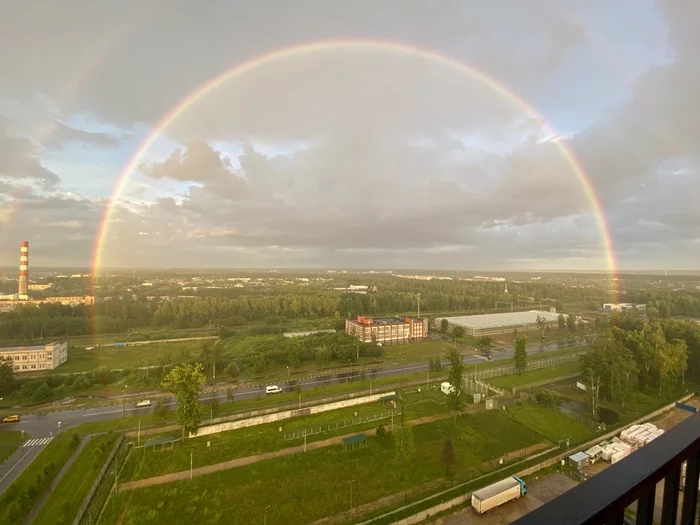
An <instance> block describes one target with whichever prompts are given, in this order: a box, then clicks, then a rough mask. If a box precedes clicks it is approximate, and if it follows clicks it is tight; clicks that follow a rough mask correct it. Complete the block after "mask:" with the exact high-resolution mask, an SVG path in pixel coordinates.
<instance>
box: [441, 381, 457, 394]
mask: <svg viewBox="0 0 700 525" xmlns="http://www.w3.org/2000/svg"><path fill="white" fill-rule="evenodd" d="M440 390H441V391H442V393H443V394H448V395H449V394H451V393H452V392H454V391H455V387H453V386H452V385H451V384H450V383H448V382H447V381H445V382H444V383H441V384H440ZM457 395H459V392H458V393H457Z"/></svg>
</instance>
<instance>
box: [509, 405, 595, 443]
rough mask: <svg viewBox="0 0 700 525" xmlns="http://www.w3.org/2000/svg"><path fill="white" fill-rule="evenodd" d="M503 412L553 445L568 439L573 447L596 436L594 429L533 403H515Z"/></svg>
mask: <svg viewBox="0 0 700 525" xmlns="http://www.w3.org/2000/svg"><path fill="white" fill-rule="evenodd" d="M505 412H506V414H507V415H508V416H509V417H510V418H512V419H513V421H516V422H517V423H519V424H521V425H522V426H524V427H527V428H529V429H530V430H532V431H533V432H537V433H538V434H541V435H542V436H544V437H545V438H546V439H548V440H549V441H552V442H554V443H557V442H558V441H560V440H563V439H569V440H570V442H571V444H572V445H573V444H574V443H582V442H584V441H587V440H589V439H591V438H592V437H593V436H594V435H595V434H596V430H595V429H594V428H592V427H589V426H588V425H585V424H584V423H580V422H579V421H576V420H575V419H572V418H570V417H568V416H565V415H564V414H560V413H558V412H555V411H554V410H552V409H551V408H547V407H544V406H542V405H539V404H537V403H534V402H528V403H516V404H515V405H512V406H509V407H508V409H507V410H506V411H505Z"/></svg>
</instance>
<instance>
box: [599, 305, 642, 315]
mask: <svg viewBox="0 0 700 525" xmlns="http://www.w3.org/2000/svg"><path fill="white" fill-rule="evenodd" d="M624 310H637V311H638V312H640V313H644V312H646V311H647V305H646V304H635V303H605V304H604V305H603V311H605V312H622V311H624Z"/></svg>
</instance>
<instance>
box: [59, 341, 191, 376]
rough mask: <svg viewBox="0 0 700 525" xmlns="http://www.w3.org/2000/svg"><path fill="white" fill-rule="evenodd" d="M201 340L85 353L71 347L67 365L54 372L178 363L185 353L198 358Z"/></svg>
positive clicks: (83, 350) (87, 351)
mask: <svg viewBox="0 0 700 525" xmlns="http://www.w3.org/2000/svg"><path fill="white" fill-rule="evenodd" d="M201 345H202V340H195V341H175V342H172V343H150V344H144V345H138V346H125V347H116V346H105V347H101V348H94V349H92V350H85V349H84V348H73V347H71V348H70V350H69V351H68V361H66V363H65V364H64V365H61V368H60V369H59V370H58V371H59V372H61V373H67V372H89V371H92V370H95V369H96V368H101V367H107V368H109V369H110V370H112V369H115V368H134V367H138V366H152V365H161V364H171V363H174V362H176V361H178V360H179V358H180V353H181V352H183V351H187V352H189V353H190V355H191V356H193V357H194V356H199V353H200V349H201Z"/></svg>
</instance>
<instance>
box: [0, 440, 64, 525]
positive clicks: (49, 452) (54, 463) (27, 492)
mask: <svg viewBox="0 0 700 525" xmlns="http://www.w3.org/2000/svg"><path fill="white" fill-rule="evenodd" d="M74 450H75V446H74V444H73V443H72V442H71V439H70V436H69V435H68V434H61V435H60V436H58V437H56V438H55V439H54V440H53V441H51V442H50V443H49V444H48V445H46V447H45V448H44V450H42V451H41V452H39V455H38V456H37V457H36V458H34V461H32V462H31V463H30V464H29V466H28V467H27V468H26V469H25V470H24V472H22V474H20V476H19V477H18V478H17V479H16V480H15V482H14V483H13V484H12V485H10V487H9V488H8V489H7V490H6V491H5V493H4V494H3V496H2V500H1V501H2V505H1V506H0V523H2V524H4V523H8V524H9V523H22V521H23V520H24V518H25V517H26V516H27V514H29V512H30V511H31V510H32V507H33V506H34V504H35V503H36V501H37V499H38V498H39V496H40V495H41V494H42V492H44V490H45V489H46V488H47V487H48V486H49V484H50V483H51V481H52V480H53V479H54V478H55V477H56V475H57V474H58V473H59V472H60V470H61V468H62V467H63V465H65V463H66V461H68V458H69V457H70V456H71V454H72V453H73V451H74Z"/></svg>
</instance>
